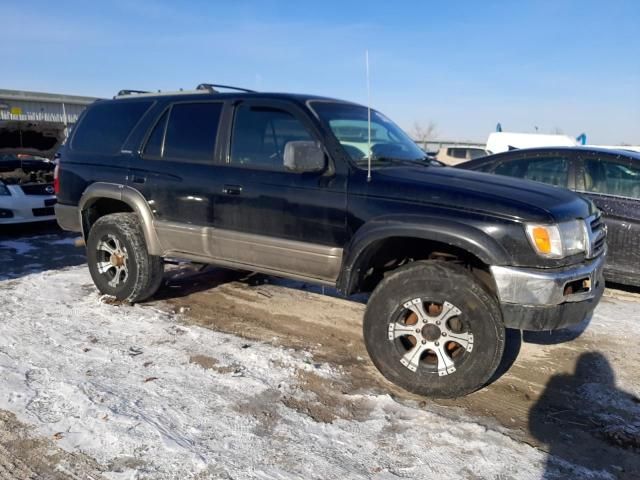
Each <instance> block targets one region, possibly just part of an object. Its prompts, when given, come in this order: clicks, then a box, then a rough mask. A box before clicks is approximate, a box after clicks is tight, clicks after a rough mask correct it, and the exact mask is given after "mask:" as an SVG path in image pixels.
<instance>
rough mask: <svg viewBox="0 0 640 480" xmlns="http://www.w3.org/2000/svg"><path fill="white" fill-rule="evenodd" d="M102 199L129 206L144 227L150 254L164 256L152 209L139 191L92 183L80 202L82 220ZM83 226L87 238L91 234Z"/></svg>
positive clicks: (124, 186)
mask: <svg viewBox="0 0 640 480" xmlns="http://www.w3.org/2000/svg"><path fill="white" fill-rule="evenodd" d="M101 198H112V199H114V200H119V201H121V202H123V203H126V204H127V205H129V206H130V207H131V209H132V210H133V211H134V212H135V213H136V214H137V215H138V217H139V218H140V224H141V226H142V232H143V233H144V238H145V241H146V243H147V250H148V251H149V254H150V255H162V251H163V249H162V245H161V244H160V240H159V239H158V235H157V233H156V230H155V227H154V225H153V213H152V212H151V207H149V204H148V203H147V201H146V199H145V198H144V197H143V196H142V194H141V193H140V192H139V191H138V190H136V189H134V188H131V187H127V186H126V185H119V184H117V183H106V182H96V183H92V184H91V185H90V186H89V187H87V189H86V190H85V191H84V193H83V194H82V197H81V198H80V201H79V202H78V209H79V211H80V218H81V219H83V218H84V211H85V210H86V209H87V208H89V207H91V205H92V204H93V203H95V202H96V201H98V200H100V199H101ZM81 225H82V234H83V236H84V237H85V238H87V235H88V233H89V232H88V231H85V222H84V220H83V221H82V222H81Z"/></svg>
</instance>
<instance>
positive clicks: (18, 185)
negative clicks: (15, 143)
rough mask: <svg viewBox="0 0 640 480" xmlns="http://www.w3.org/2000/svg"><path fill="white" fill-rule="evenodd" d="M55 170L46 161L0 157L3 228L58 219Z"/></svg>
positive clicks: (0, 219)
mask: <svg viewBox="0 0 640 480" xmlns="http://www.w3.org/2000/svg"><path fill="white" fill-rule="evenodd" d="M53 170H54V164H53V162H50V161H49V160H47V159H44V158H36V157H31V156H24V155H13V154H0V225H3V224H9V223H28V222H39V221H45V220H49V221H51V220H55V212H54V210H53V206H54V205H55V203H56V196H55V193H54V188H53Z"/></svg>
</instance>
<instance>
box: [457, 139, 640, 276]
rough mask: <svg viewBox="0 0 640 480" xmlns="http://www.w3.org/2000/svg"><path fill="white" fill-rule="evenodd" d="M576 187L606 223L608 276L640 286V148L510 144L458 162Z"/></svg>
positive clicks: (466, 167)
mask: <svg viewBox="0 0 640 480" xmlns="http://www.w3.org/2000/svg"><path fill="white" fill-rule="evenodd" d="M458 167H459V168H462V169H466V170H476V171H481V172H489V173H495V174H498V175H507V176H510V177H518V178H526V179H528V180H535V181H538V182H544V183H549V184H551V185H555V186H557V187H563V188H568V189H570V190H574V191H576V192H578V193H580V194H581V195H584V196H585V197H587V198H589V199H591V200H593V202H594V203H595V204H596V205H597V206H598V208H599V209H600V210H601V211H602V213H603V217H604V222H605V224H606V225H607V228H608V231H609V233H608V237H607V243H608V245H609V253H608V255H607V263H606V265H605V277H606V278H607V280H610V281H612V282H617V283H623V284H627V285H635V286H640V249H639V248H638V246H639V245H640V153H638V152H633V151H626V150H612V149H606V148H593V147H566V148H563V147H549V148H530V149H523V150H512V151H510V152H506V153H500V154H496V155H491V156H489V157H485V158H482V159H479V160H476V161H471V162H467V163H463V164H460V165H458Z"/></svg>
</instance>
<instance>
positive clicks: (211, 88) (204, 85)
mask: <svg viewBox="0 0 640 480" xmlns="http://www.w3.org/2000/svg"><path fill="white" fill-rule="evenodd" d="M216 87H217V88H225V89H227V90H237V91H239V92H246V93H256V91H255V90H249V89H248V88H240V87H232V86H231V85H217V84H215V83H201V84H200V85H198V86H197V87H196V90H208V91H210V92H211V93H217V90H216Z"/></svg>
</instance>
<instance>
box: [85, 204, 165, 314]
mask: <svg viewBox="0 0 640 480" xmlns="http://www.w3.org/2000/svg"><path fill="white" fill-rule="evenodd" d="M105 239H111V240H112V241H113V242H118V243H117V244H118V245H121V246H122V249H123V251H126V261H125V262H124V263H125V264H126V267H127V269H128V272H127V275H126V280H124V281H122V282H120V284H118V285H110V284H109V278H108V275H107V273H108V272H107V273H101V272H100V271H99V267H98V263H99V262H101V261H104V260H105V258H104V252H103V251H99V245H100V242H102V241H104V240H105ZM87 261H88V263H89V272H90V273H91V277H92V278H93V282H94V283H95V285H96V287H97V288H98V290H99V291H100V292H101V293H103V294H106V295H112V296H114V297H115V298H116V299H118V300H123V301H127V302H130V303H136V302H141V301H143V300H146V299H148V298H149V297H151V296H152V295H153V294H155V293H156V291H157V290H158V288H159V287H160V285H161V284H162V280H163V273H164V263H163V260H162V258H161V257H157V256H153V255H149V252H148V250H147V245H146V242H145V238H144V233H143V232H142V227H141V225H140V220H139V218H138V216H137V215H136V214H135V213H112V214H109V215H105V216H103V217H100V218H99V219H98V220H97V221H96V222H95V223H94V224H93V226H92V227H91V230H90V231H89V236H88V238H87Z"/></svg>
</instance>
